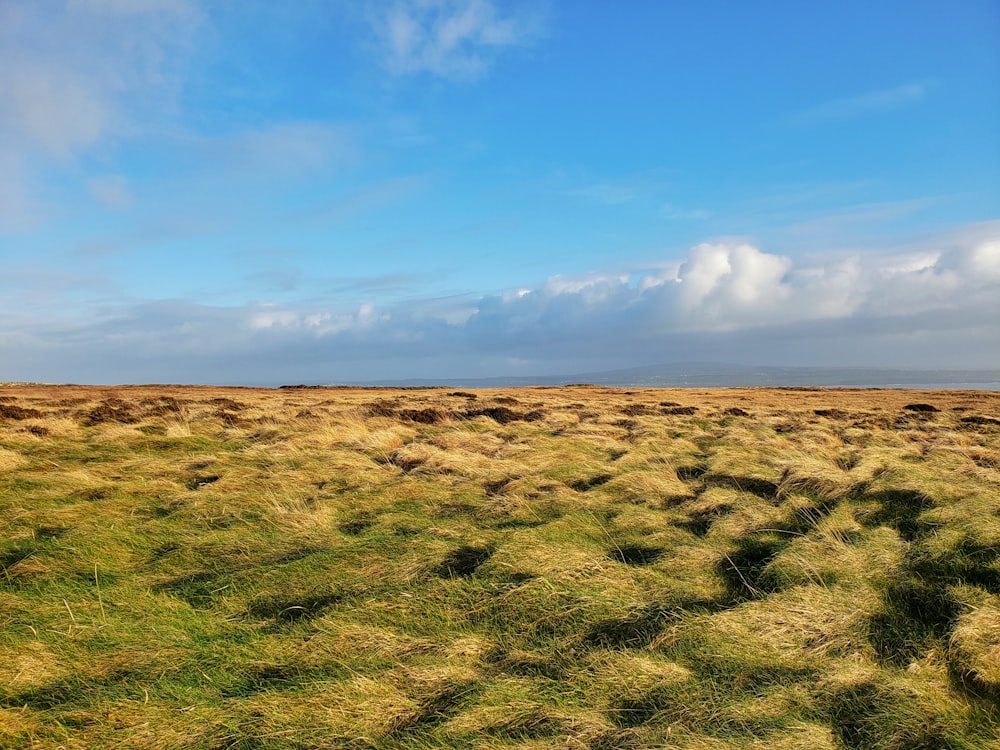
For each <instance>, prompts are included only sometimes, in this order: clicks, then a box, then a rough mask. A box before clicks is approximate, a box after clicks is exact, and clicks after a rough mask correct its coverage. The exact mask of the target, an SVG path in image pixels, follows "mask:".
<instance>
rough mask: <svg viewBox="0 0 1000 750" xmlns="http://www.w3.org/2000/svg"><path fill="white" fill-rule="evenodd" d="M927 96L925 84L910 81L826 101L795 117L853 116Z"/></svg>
mask: <svg viewBox="0 0 1000 750" xmlns="http://www.w3.org/2000/svg"><path fill="white" fill-rule="evenodd" d="M926 96H927V86H926V85H925V84H923V83H908V84H905V85H902V86H897V87H896V88H892V89H881V90H878V91H868V92H866V93H863V94H859V95H857V96H850V97H845V98H843V99H834V100H832V101H828V102H824V103H822V104H818V105H816V106H814V107H810V108H808V109H804V110H802V111H800V112H797V113H795V114H794V115H792V117H791V120H792V122H795V123H807V122H815V121H822V120H842V119H849V118H852V117H860V116H863V115H868V114H876V113H879V112H887V111H890V110H894V109H898V108H900V107H904V106H908V105H911V104H915V103H916V102H919V101H920V100H922V99H924V98H925V97H926Z"/></svg>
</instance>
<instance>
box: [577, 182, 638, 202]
mask: <svg viewBox="0 0 1000 750" xmlns="http://www.w3.org/2000/svg"><path fill="white" fill-rule="evenodd" d="M638 192H639V191H638V189H637V188H635V187H633V186H630V185H622V184H616V183H610V182H602V183H598V184H595V185H588V186H587V187H584V188H579V189H578V190H574V191H573V195H578V196H580V197H581V198H586V199H587V200H591V201H594V202H595V203H603V204H604V205H606V206H620V205H622V204H624V203H631V202H632V201H633V200H635V197H636V195H638Z"/></svg>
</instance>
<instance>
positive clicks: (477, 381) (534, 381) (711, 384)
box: [345, 362, 1000, 391]
mask: <svg viewBox="0 0 1000 750" xmlns="http://www.w3.org/2000/svg"><path fill="white" fill-rule="evenodd" d="M345 384H347V385H369V386H388V387H399V386H409V387H433V386H445V387H447V386H452V387H466V388H510V387H518V386H531V385H570V384H591V385H605V386H616V387H650V388H657V387H658V388H668V387H669V388H719V387H753V386H758V387H761V386H766V387H799V388H801V387H809V386H817V387H825V388H970V389H975V390H991V391H995V390H1000V370H923V369H902V368H877V367H754V366H749V365H734V364H722V363H697V362H695V363H670V364H658V365H644V366H641V367H629V368H624V369H619V370H604V371H599V372H585V373H577V374H573V375H536V376H516V377H514V376H500V377H487V378H461V377H459V378H409V379H396V380H372V381H366V382H353V383H345Z"/></svg>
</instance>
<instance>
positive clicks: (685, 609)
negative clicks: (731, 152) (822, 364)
mask: <svg viewBox="0 0 1000 750" xmlns="http://www.w3.org/2000/svg"><path fill="white" fill-rule="evenodd" d="M998 424H1000V394H994V393H982V392H973V391H967V392H943V391H942V392H936V391H893V390H859V389H835V390H830V389H756V388H753V389H702V390H698V389H685V390H673V391H672V390H662V389H660V390H658V389H630V390H628V391H621V390H616V389H610V388H600V387H592V386H568V387H565V388H523V389H516V390H494V389H484V390H477V391H475V392H469V391H449V390H447V389H358V388H336V389H330V388H305V387H302V388H285V389H279V390H262V389H250V388H218V387H183V388H182V387H170V386H119V387H114V388H88V387H77V386H41V385H17V386H3V387H0V746H3V747H31V748H39V749H43V748H59V747H74V748H88V747H112V746H121V747H134V748H173V747H192V748H193V747H206V748H217V749H220V750H221V748H286V747H287V748H293V747H294V748H344V747H347V748H373V749H376V750H380V749H385V750H388V749H389V748H412V749H414V750H416V749H417V748H431V747H466V748H471V747H476V748H481V747H482V748H515V747H517V748H522V749H526V748H533V749H541V748H586V749H589V750H599V749H604V750H611V749H612V748H615V749H618V750H622V749H634V750H638V749H639V748H646V747H665V748H666V747H669V748H691V749H695V748H697V749H700V750H706V749H708V748H712V749H713V750H717V749H722V748H740V749H743V750H746V749H748V748H752V749H754V750H758V749H759V750H764V748H784V749H788V750H791V749H792V748H803V749H804V748H823V749H832V748H837V749H838V750H861V749H862V748H894V749H897V750H904V749H907V750H915V749H916V748H939V747H940V748H970V749H971V748H980V747H982V748H997V747H998V745H997V744H996V739H995V738H996V736H997V732H998V725H1000V717H998V714H997V712H996V702H997V699H998V695H1000V694H998V689H1000V688H998V685H1000V674H998V671H997V666H996V665H997V663H998V653H1000V652H998V648H1000V636H998V632H1000V631H998V628H1000V614H998V613H1000V605H998V601H1000V599H998V597H1000V552H998V550H1000V458H998V457H1000V429H998V427H997V425H998Z"/></svg>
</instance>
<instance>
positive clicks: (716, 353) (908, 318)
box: [0, 222, 1000, 382]
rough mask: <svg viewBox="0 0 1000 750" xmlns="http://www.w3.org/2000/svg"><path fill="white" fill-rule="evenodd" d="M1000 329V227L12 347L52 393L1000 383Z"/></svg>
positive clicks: (105, 313) (281, 310) (71, 333)
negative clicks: (631, 370)
mask: <svg viewBox="0 0 1000 750" xmlns="http://www.w3.org/2000/svg"><path fill="white" fill-rule="evenodd" d="M14 315H15V314H14V313H10V314H9V315H8V317H11V316H14ZM998 319H1000V223H998V222H989V223H986V224H982V225H978V226H975V227H972V228H969V229H967V230H966V231H965V232H964V233H959V234H955V235H951V236H947V237H942V238H938V240H936V241H935V242H933V243H928V244H927V245H925V246H921V247H914V248H909V249H905V250H899V251H896V252H889V253H886V252H881V253H877V252H862V253H856V254H852V255H848V256H836V257H835V256H832V255H831V256H827V257H820V258H818V259H815V258H814V259H812V260H810V261H803V260H795V259H792V258H790V257H786V256H783V255H780V254H776V253H771V252H767V251H765V250H762V249H760V248H758V247H756V246H754V245H753V244H750V243H747V242H717V243H702V244H699V245H697V246H695V247H693V248H691V249H690V251H689V252H688V254H687V256H686V258H685V259H684V260H683V261H682V262H680V263H674V264H670V265H666V266H664V267H662V268H657V269H635V270H634V271H633V272H631V273H594V274H589V275H586V276H583V277H578V278H565V277H552V278H550V279H548V280H546V281H545V282H544V283H541V284H538V285H535V286H529V287H522V288H519V289H516V290H513V291H511V292H509V293H506V294H500V295H487V296H479V297H473V296H470V295H457V296H455V297H453V298H435V299H424V300H419V299H417V300H414V299H411V300H409V301H406V302H402V303H399V304H396V305H394V306H387V307H381V306H379V305H377V304H374V303H372V302H365V303H362V304H358V305H355V306H354V307H352V308H337V307H333V306H328V305H322V304H318V303H317V304H309V305H301V304H299V305H296V304H288V305H284V304H275V303H257V304H253V305H246V306H230V307H222V306H209V305H199V304H194V303H190V302H181V301H169V300H164V301H159V302H147V303H141V304H135V305H123V306H120V307H118V308H115V309H111V310H109V309H104V310H102V311H99V312H98V311H94V312H93V315H92V317H91V319H90V321H89V322H83V323H81V322H80V321H79V320H73V321H70V320H62V321H60V320H56V319H50V320H47V321H41V320H37V319H36V320H34V321H28V320H24V321H13V320H11V321H9V322H8V323H9V324H8V325H6V326H4V327H5V328H6V330H8V331H16V333H11V334H9V336H8V339H7V341H6V342H5V346H6V347H7V348H8V349H9V350H10V351H13V352H19V353H20V354H21V361H22V362H34V363H36V367H37V371H36V372H34V373H32V375H33V377H36V378H39V379H44V378H45V377H52V373H55V372H59V371H65V369H64V368H65V366H66V363H79V364H80V367H81V368H82V369H81V372H86V371H87V368H90V369H93V368H94V367H95V365H94V364H93V363H94V362H101V361H109V362H112V361H113V362H116V363H117V364H116V367H117V368H119V369H118V370H117V375H113V374H111V373H95V374H92V375H91V376H90V377H93V378H94V379H96V380H98V381H101V380H104V381H107V380H108V378H113V379H119V380H130V379H142V378H143V376H144V374H146V373H150V372H158V373H161V374H162V373H169V372H170V368H171V367H173V366H176V363H180V362H183V363H184V365H185V368H186V369H184V370H183V371H180V370H179V371H178V375H177V376H176V377H181V376H183V377H185V378H188V379H191V380H193V381H197V380H199V379H200V380H206V379H211V380H214V381H224V382H241V380H242V379H243V376H242V375H241V373H243V372H246V370H245V369H244V368H245V367H246V364H247V362H253V363H256V364H255V367H256V369H255V370H254V373H255V376H256V377H259V378H260V379H261V380H266V379H268V378H273V379H275V380H280V379H282V378H299V379H312V380H316V381H331V380H336V379H337V378H338V377H341V378H350V377H352V376H354V377H357V373H364V376H365V377H369V378H391V377H393V376H394V375H395V374H396V373H398V369H397V368H398V365H399V362H400V361H403V360H405V361H408V362H409V363H410V364H411V365H412V366H413V369H412V370H408V372H411V373H412V372H413V371H416V370H418V369H419V362H421V361H424V360H432V361H434V362H435V363H440V362H445V361H448V360H449V358H453V359H454V361H456V362H462V361H464V362H466V363H469V362H478V363H480V364H482V363H487V364H489V365H490V366H492V367H493V368H494V369H493V370H492V371H491V372H490V373H489V374H503V372H502V371H501V369H500V363H502V362H510V361H517V362H519V363H521V365H520V366H521V367H522V369H523V368H528V369H529V373H530V368H532V367H534V368H535V372H536V373H538V372H542V371H544V370H545V369H546V368H547V367H550V366H551V363H552V362H553V361H556V360H559V361H565V362H578V363H585V362H607V361H608V357H609V356H613V357H615V358H616V359H617V361H620V362H628V361H629V360H628V359H627V358H628V357H632V358H634V357H635V355H636V352H638V351H641V352H644V357H645V358H646V359H651V358H655V357H660V358H662V359H663V360H670V359H672V360H683V359H691V358H696V357H697V358H705V357H707V358H711V359H714V360H717V361H718V360H723V361H725V360H728V361H736V360H743V361H748V362H754V361H755V359H756V360H759V359H761V358H771V357H774V356H777V355H780V356H781V357H782V360H783V361H785V362H787V363H789V364H806V363H815V362H816V361H822V356H823V352H824V351H826V352H827V355H826V356H827V357H830V356H833V355H835V356H836V358H837V359H836V361H835V362H827V364H871V363H875V364H878V363H879V362H880V359H879V358H880V357H881V358H882V360H884V361H882V363H883V364H890V363H893V362H895V363H899V362H906V363H907V364H908V365H910V366H924V367H935V366H940V364H941V362H942V359H941V357H942V356H944V355H945V354H947V353H949V352H951V351H952V349H955V350H956V351H963V352H965V356H964V359H949V360H948V361H949V364H950V365H951V366H956V367H972V366H979V367H997V366H1000V361H998V360H997V354H996V352H1000V331H998V329H997V328H996V326H995V324H994V323H993V321H996V320H998ZM846 342H850V349H849V350H846V349H845V348H844V347H845V344H846ZM849 352H856V353H857V361H853V360H851V356H852V355H851V354H850V353H849ZM970 352H971V353H972V354H970ZM831 353H832V354H831ZM991 353H992V354H991ZM126 355H127V356H126ZM765 361H766V360H765ZM88 362H89V363H90V364H87V363H88ZM171 363H174V364H171ZM282 363H285V365H286V366H287V369H283V368H282ZM345 363H347V366H346V367H345ZM466 366H467V367H468V366H470V365H468V364H467V365H466ZM48 368H51V369H48ZM462 374H463V373H461V372H455V373H454V375H455V376H460V375H462ZM4 375H5V373H3V372H2V368H0V379H3V377H4ZM147 377H148V375H147Z"/></svg>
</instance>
